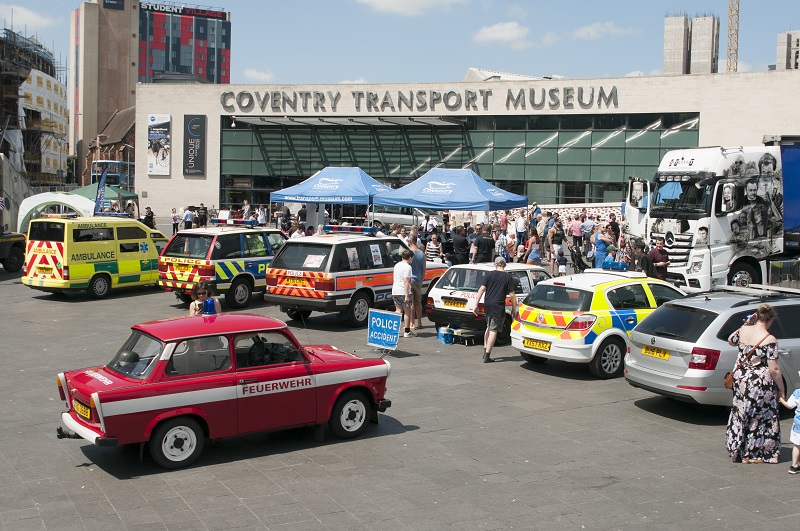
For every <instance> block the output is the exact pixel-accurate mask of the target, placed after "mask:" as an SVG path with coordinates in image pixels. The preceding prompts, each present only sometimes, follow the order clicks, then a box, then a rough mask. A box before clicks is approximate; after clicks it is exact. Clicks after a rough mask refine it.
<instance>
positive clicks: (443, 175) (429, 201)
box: [374, 168, 528, 210]
mask: <svg viewBox="0 0 800 531" xmlns="http://www.w3.org/2000/svg"><path fill="white" fill-rule="evenodd" d="M374 203H375V204H376V205H384V206H404V207H417V208H430V209H433V210H444V209H450V210H507V209H510V208H519V207H527V206H528V198H527V197H526V196H524V195H518V194H512V193H511V192H506V191H505V190H501V189H500V188H497V187H496V186H493V185H491V184H489V183H488V182H486V181H485V180H484V179H482V178H481V177H480V176H479V175H478V174H477V173H475V172H474V171H472V170H466V169H463V170H459V169H445V168H433V169H431V170H430V171H428V172H427V173H426V174H425V175H423V176H422V177H420V178H419V179H417V180H416V181H413V182H411V183H409V184H407V185H405V186H403V187H402V188H399V189H397V190H391V191H389V192H385V193H382V194H380V195H378V196H376V197H375V200H374Z"/></svg>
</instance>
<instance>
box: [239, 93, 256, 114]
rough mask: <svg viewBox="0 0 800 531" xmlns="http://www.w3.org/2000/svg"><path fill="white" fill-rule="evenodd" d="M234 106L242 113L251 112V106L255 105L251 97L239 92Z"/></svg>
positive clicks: (248, 94)
mask: <svg viewBox="0 0 800 531" xmlns="http://www.w3.org/2000/svg"><path fill="white" fill-rule="evenodd" d="M236 105H238V106H239V110H240V111H242V112H250V111H252V110H253V106H254V105H255V100H254V99H253V95H252V94H250V93H249V92H240V93H239V94H237V95H236Z"/></svg>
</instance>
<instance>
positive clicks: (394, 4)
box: [356, 0, 467, 17]
mask: <svg viewBox="0 0 800 531" xmlns="http://www.w3.org/2000/svg"><path fill="white" fill-rule="evenodd" d="M356 2H358V3H359V4H363V5H365V6H369V7H371V8H372V9H374V10H375V11H379V12H381V13H392V14H394V15H403V16H407V17H416V16H419V15H422V14H425V13H426V12H428V11H434V10H440V9H443V10H447V9H449V8H450V7H452V6H454V5H459V4H466V3H467V0H356Z"/></svg>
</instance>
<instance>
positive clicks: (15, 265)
mask: <svg viewBox="0 0 800 531" xmlns="http://www.w3.org/2000/svg"><path fill="white" fill-rule="evenodd" d="M24 263H25V253H23V252H22V249H20V248H19V247H12V248H11V249H10V250H9V251H8V256H7V257H6V259H5V260H3V267H5V268H6V271H8V272H9V273H16V272H17V271H19V270H20V269H22V264H24Z"/></svg>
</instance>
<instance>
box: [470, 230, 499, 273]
mask: <svg viewBox="0 0 800 531" xmlns="http://www.w3.org/2000/svg"><path fill="white" fill-rule="evenodd" d="M494 243H495V242H494V238H492V235H491V234H489V224H488V223H487V224H485V225H484V226H483V228H482V230H481V233H480V234H479V235H478V237H477V238H475V243H474V244H473V245H474V247H475V254H474V258H473V259H472V261H473V262H474V263H476V264H478V263H481V262H491V261H492V260H494Z"/></svg>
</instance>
